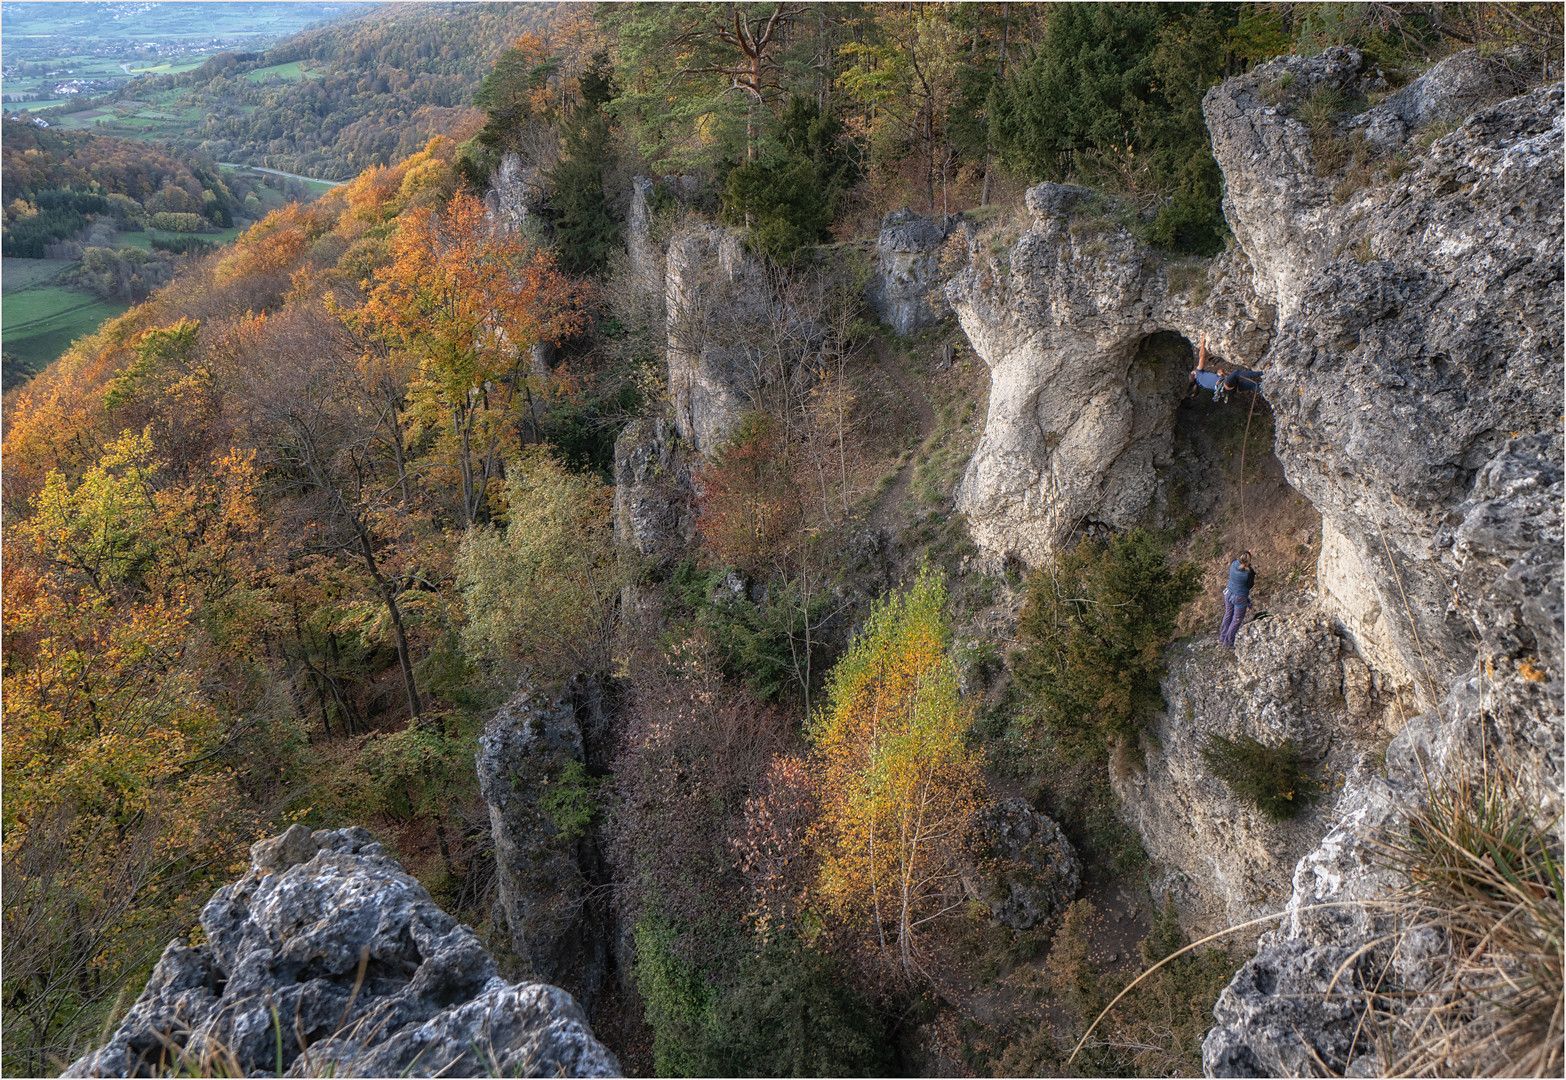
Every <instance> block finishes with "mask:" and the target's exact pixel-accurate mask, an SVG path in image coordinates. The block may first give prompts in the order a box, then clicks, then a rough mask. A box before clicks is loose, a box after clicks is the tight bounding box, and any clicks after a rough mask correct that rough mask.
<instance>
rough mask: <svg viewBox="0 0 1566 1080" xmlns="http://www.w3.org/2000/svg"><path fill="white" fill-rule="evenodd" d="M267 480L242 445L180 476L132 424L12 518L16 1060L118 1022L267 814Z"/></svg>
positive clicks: (9, 813) (7, 922) (12, 1034)
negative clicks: (121, 1005) (259, 477)
mask: <svg viewBox="0 0 1566 1080" xmlns="http://www.w3.org/2000/svg"><path fill="white" fill-rule="evenodd" d="M255 485H256V477H255V470H254V468H253V466H252V464H251V462H250V460H249V457H248V455H245V454H242V453H239V452H237V451H236V452H232V453H230V454H228V455H227V456H225V457H224V458H223V459H221V460H220V461H216V462H213V463H211V464H210V465H209V467H208V468H207V469H206V470H203V471H202V474H201V475H200V476H198V477H196V478H195V479H193V480H192V481H190V482H189V483H184V484H181V483H177V482H174V481H173V480H172V479H171V473H170V472H169V470H167V469H166V468H165V467H164V463H162V462H160V461H159V460H157V459H156V458H155V457H154V454H153V449H152V437H151V435H150V434H148V433H145V432H144V433H141V434H137V433H134V432H129V433H126V434H125V435H123V436H121V437H120V438H119V439H116V440H115V441H114V442H112V443H111V444H110V445H109V446H108V447H107V449H106V452H105V453H104V455H103V457H102V458H101V459H100V461H99V462H98V464H96V465H94V466H93V467H92V468H90V469H88V470H87V471H86V472H85V473H84V474H83V475H82V476H81V477H80V478H79V479H77V480H76V481H74V482H73V481H71V480H70V479H68V478H67V477H66V476H65V475H64V474H63V473H61V472H59V471H52V472H50V474H49V476H48V477H47V479H46V481H45V483H44V486H43V490H42V491H41V492H40V494H39V496H38V498H37V500H36V507H35V510H34V512H33V514H32V516H31V517H30V518H29V519H27V520H26V521H23V522H20V523H18V524H17V526H16V527H15V529H14V530H13V535H12V536H11V539H13V540H14V541H16V542H15V543H12V544H9V545H8V546H7V550H6V556H7V558H6V565H5V585H4V594H5V604H4V636H5V652H4V681H5V707H6V716H5V725H4V728H3V742H4V754H3V760H4V783H5V794H6V798H5V803H4V810H3V816H0V835H3V850H4V890H3V914H4V929H5V933H4V967H5V975H6V980H5V1000H4V1006H5V1009H4V1012H5V1025H6V1041H7V1044H8V1046H7V1059H6V1068H7V1071H17V1072H22V1073H34V1074H36V1073H37V1072H38V1071H39V1070H41V1069H42V1068H45V1067H48V1066H50V1065H52V1064H55V1063H53V1062H51V1061H50V1060H49V1057H50V1055H65V1054H67V1053H68V1051H69V1044H70V1042H71V1040H72V1038H73V1036H74V1035H76V1034H78V1033H79V1032H80V1031H82V1030H83V1029H84V1028H87V1027H91V1028H93V1029H96V1028H97V1027H99V1026H101V1024H102V1023H103V1021H104V1020H105V1019H106V1018H107V1017H106V1010H108V1009H109V1006H110V1002H111V1001H112V1000H113V999H114V997H115V995H116V993H117V992H118V991H119V990H120V988H121V987H122V986H124V985H125V984H126V983H127V982H128V981H129V980H131V979H132V977H133V976H135V975H136V974H137V973H138V972H144V970H145V966H146V965H147V964H149V963H150V962H151V960H152V959H153V958H154V957H155V956H156V953H157V950H159V949H160V948H162V947H163V945H164V943H165V942H166V941H167V940H168V938H169V937H170V936H172V935H173V934H175V933H178V932H179V931H180V930H182V929H183V928H184V927H185V926H187V925H188V924H189V921H190V919H191V918H192V916H193V915H194V912H195V909H196V907H197V906H198V905H199V903H200V902H201V899H202V898H203V897H204V895H205V894H206V892H207V888H208V887H209V886H208V884H207V883H208V880H209V879H211V878H219V877H222V876H226V875H228V874H231V873H232V872H233V871H234V870H235V869H236V860H237V859H238V858H239V857H240V856H241V855H242V854H243V851H244V847H245V845H246V844H247V843H248V842H249V841H250V840H252V839H254V836H255V832H256V831H257V829H258V828H259V826H260V824H261V822H260V815H259V814H258V813H256V812H255V810H254V808H253V807H250V806H248V805H247V800H246V793H245V792H244V791H243V784H242V782H241V780H240V778H239V777H238V776H237V775H236V769H235V766H236V763H238V762H241V761H242V760H243V754H242V751H241V750H240V747H241V746H242V745H243V744H244V742H245V739H246V737H247V731H249V730H251V729H252V728H253V725H254V723H255V722H256V721H258V720H261V721H270V720H274V719H277V718H278V717H277V715H276V714H277V711H278V706H277V704H276V699H275V698H274V697H273V696H272V695H271V694H270V692H269V691H270V681H269V679H268V677H267V672H266V670H265V659H264V657H263V656H262V655H261V654H262V653H263V650H264V646H263V643H262V639H263V638H264V637H265V636H266V635H267V634H268V631H269V622H270V608H271V604H270V599H269V596H268V586H267V578H268V576H269V573H268V567H267V566H266V565H265V560H264V549H265V546H266V544H267V543H268V536H267V529H266V525H265V522H264V521H263V520H262V519H261V517H260V515H259V513H258V508H257V503H256V499H255V495H254V488H255ZM13 1040H14V1042H13ZM12 1045H16V1046H20V1047H24V1048H25V1049H24V1050H23V1051H22V1053H23V1054H24V1055H31V1057H30V1058H29V1057H25V1056H24V1057H23V1058H21V1059H18V1058H15V1057H13V1056H12V1055H11V1052H10V1050H11V1046H12Z"/></svg>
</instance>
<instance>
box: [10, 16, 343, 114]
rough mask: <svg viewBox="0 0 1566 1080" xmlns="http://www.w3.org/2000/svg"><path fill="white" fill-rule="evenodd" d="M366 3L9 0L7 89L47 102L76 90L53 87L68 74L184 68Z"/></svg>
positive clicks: (111, 78)
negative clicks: (26, 0)
mask: <svg viewBox="0 0 1566 1080" xmlns="http://www.w3.org/2000/svg"><path fill="white" fill-rule="evenodd" d="M363 6H365V5H364V4H362V3H358V2H354V0H336V2H328V3H297V2H288V3H260V2H236V3H222V4H215V3H169V4H153V5H146V6H138V7H137V8H134V9H133V8H129V7H128V6H127V5H123V4H112V3H70V4H59V3H14V4H13V3H8V4H6V5H5V6H4V8H3V9H0V23H3V26H0V31H3V33H4V36H5V42H6V68H7V72H8V74H7V75H6V76H5V78H4V79H3V81H0V92H4V93H8V94H14V93H30V94H35V95H36V97H37V98H38V101H37V102H36V103H37V104H42V103H44V102H45V101H49V100H66V99H67V98H68V96H69V95H59V94H56V93H54V92H53V88H54V86H56V85H58V84H59V83H60V82H62V81H65V80H92V81H99V82H112V83H115V84H124V83H126V82H128V81H130V80H131V78H133V77H134V76H138V75H170V74H177V73H179V72H182V71H189V70H192V69H193V68H197V67H200V66H201V64H202V63H203V62H205V60H206V59H207V58H208V57H210V56H213V55H216V54H217V53H220V52H225V51H234V50H243V49H250V50H257V49H264V48H266V47H268V46H270V45H272V44H274V43H275V42H277V41H280V40H281V39H283V38H285V37H287V36H289V35H290V34H294V33H297V32H299V31H300V30H303V29H305V28H306V27H308V26H313V25H316V24H318V23H322V22H326V21H329V20H332V19H336V18H340V17H342V16H344V15H347V14H350V13H351V12H353V11H354V10H356V9H358V8H361V7H363ZM284 77H285V78H287V77H288V76H284ZM92 89H93V92H101V91H102V89H103V87H101V86H95V87H93V88H92ZM13 104H15V103H13Z"/></svg>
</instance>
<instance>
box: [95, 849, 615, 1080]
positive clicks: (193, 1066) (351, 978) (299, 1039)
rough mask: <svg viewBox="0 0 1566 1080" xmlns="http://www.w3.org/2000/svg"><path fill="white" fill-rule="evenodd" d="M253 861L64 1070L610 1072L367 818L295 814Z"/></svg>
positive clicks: (577, 1012) (577, 1016)
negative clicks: (311, 824)
mask: <svg viewBox="0 0 1566 1080" xmlns="http://www.w3.org/2000/svg"><path fill="white" fill-rule="evenodd" d="M250 859H251V866H250V869H249V870H248V871H247V872H246V873H245V875H244V876H243V877H241V878H240V879H239V880H238V881H236V882H234V883H233V884H232V885H226V886H224V887H223V888H221V889H219V890H218V891H217V892H216V893H215V894H214V895H213V897H212V899H211V901H209V902H208V903H207V906H206V907H205V908H204V909H203V910H202V913H201V929H202V932H203V935H204V937H205V939H206V940H205V943H204V944H201V945H197V946H195V947H191V946H189V945H187V944H186V943H185V942H183V941H180V940H177V939H176V940H174V941H172V942H170V943H169V945H168V948H166V949H165V950H164V951H163V956H162V958H161V959H160V960H159V961H158V965H157V967H156V968H154V969H153V972H152V976H151V978H149V979H148V980H147V985H146V988H145V989H144V990H143V991H142V993H141V997H139V998H138V999H137V1001H136V1004H135V1005H133V1006H132V1007H131V1010H130V1013H129V1014H128V1015H127V1016H126V1017H125V1019H124V1020H123V1021H122V1022H121V1023H120V1026H119V1028H118V1030H116V1031H115V1033H114V1035H113V1037H112V1038H111V1039H110V1040H109V1041H108V1043H107V1044H105V1045H104V1046H103V1047H102V1048H100V1049H99V1050H97V1051H94V1052H93V1053H90V1054H88V1055H86V1056H85V1057H83V1058H81V1059H80V1060H78V1061H77V1062H76V1063H75V1064H73V1065H72V1066H71V1067H70V1068H69V1069H67V1070H66V1072H65V1073H64V1075H65V1076H151V1075H170V1074H173V1073H176V1072H178V1073H189V1074H190V1075H203V1074H208V1075H210V1074H213V1073H214V1072H215V1074H217V1075H234V1074H238V1075H242V1076H276V1075H284V1076H328V1075H330V1076H619V1075H620V1067H619V1063H618V1061H616V1059H615V1056H614V1054H612V1053H611V1052H610V1051H609V1050H608V1049H606V1048H605V1047H604V1046H603V1045H602V1044H601V1043H599V1042H598V1040H597V1039H595V1038H594V1037H593V1033H592V1030H591V1028H589V1027H588V1023H587V1017H586V1016H585V1015H584V1014H583V1012H582V1010H581V1009H580V1008H579V1007H578V1006H577V1004H576V1002H575V1001H574V1000H573V999H572V997H571V995H570V994H568V993H566V992H565V991H564V990H561V989H559V988H557V987H554V986H545V985H542V984H538V983H522V984H511V983H507V982H506V981H505V980H503V979H501V978H500V977H499V974H498V973H497V971H496V968H495V961H494V960H493V959H492V958H491V957H490V955H489V953H488V952H486V951H485V949H484V947H483V946H482V945H481V944H480V943H479V940H478V938H477V936H476V935H475V934H474V933H473V931H472V930H471V929H469V928H468V927H466V926H463V925H461V924H459V923H458V922H457V921H456V920H455V919H453V918H452V917H451V916H450V915H448V914H446V913H445V912H444V911H442V910H441V909H440V908H439V907H437V906H436V905H435V902H434V901H433V900H431V899H430V895H429V893H427V892H426V891H425V890H424V886H422V885H420V884H419V883H418V882H417V881H416V880H414V879H413V878H412V877H410V876H409V875H408V873H407V872H406V871H404V870H403V868H402V867H401V866H400V865H399V864H398V863H397V862H396V861H395V860H394V859H391V858H390V857H388V856H387V855H386V853H385V850H384V849H383V848H382V847H381V845H380V844H377V843H374V842H373V841H372V840H371V838H370V834H369V833H368V832H366V831H365V830H363V829H359V828H352V829H342V830H331V831H328V830H317V831H316V832H313V833H312V832H311V831H310V830H309V829H307V828H305V827H304V826H302V825H295V826H293V827H292V828H290V829H289V830H288V831H287V832H286V833H284V834H283V835H282V836H277V837H273V838H271V839H269V840H262V841H260V842H258V843H256V844H255V845H253V846H252V847H251V849H250ZM279 1022H280V1024H281V1027H282V1035H281V1039H279V1033H278V1030H277V1026H278V1023H279ZM181 1054H183V1055H184V1056H185V1062H184V1064H182V1065H180V1064H177V1061H178V1058H179V1056H180V1055H181Z"/></svg>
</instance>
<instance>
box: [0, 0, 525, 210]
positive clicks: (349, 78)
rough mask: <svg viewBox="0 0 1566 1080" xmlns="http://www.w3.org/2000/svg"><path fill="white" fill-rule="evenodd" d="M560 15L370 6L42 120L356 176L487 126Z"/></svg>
mask: <svg viewBox="0 0 1566 1080" xmlns="http://www.w3.org/2000/svg"><path fill="white" fill-rule="evenodd" d="M8 7H9V6H8ZM555 8H556V6H555V5H552V4H388V5H383V6H377V7H367V8H365V9H364V10H363V11H359V12H351V13H350V14H348V16H347V17H346V18H344V19H341V20H340V21H336V22H333V23H332V24H330V25H327V26H323V27H318V28H316V29H312V30H307V31H304V32H302V33H299V34H296V35H294V36H292V37H290V38H288V39H287V40H285V41H283V42H281V43H279V44H277V45H275V46H273V47H272V48H270V49H267V50H266V51H265V52H260V53H256V52H243V51H236V52H229V53H224V54H221V55H218V56H215V57H212V58H210V59H208V60H207V61H206V62H204V63H202V64H201V65H200V66H199V67H197V68H195V69H193V70H188V71H183V72H177V73H171V74H168V75H157V76H150V77H144V78H141V79H137V80H136V81H134V82H133V83H131V84H129V85H127V86H125V87H123V88H121V89H118V90H116V91H114V92H113V93H110V94H108V95H105V96H100V97H96V98H94V99H92V100H90V101H85V102H83V103H82V106H80V107H75V108H72V107H69V106H66V107H60V108H58V109H53V110H50V111H48V112H45V113H43V114H42V115H43V116H44V117H45V118H46V119H47V120H49V121H50V122H51V123H53V124H55V125H57V126H63V127H65V128H66V129H67V130H83V129H86V130H93V131H97V132H99V133H101V134H106V135H118V136H121V137H125V138H141V139H158V140H166V141H169V142H172V143H175V144H177V145H181V146H184V147H188V148H190V149H195V150H199V151H201V152H203V153H205V154H207V155H209V156H211V157H212V158H213V159H214V160H218V161H235V162H242V163H245V164H250V165H260V166H265V167H268V168H274V169H281V170H283V171H285V172H291V173H301V174H304V175H308V176H319V177H325V178H328V179H346V178H348V177H351V176H353V175H355V174H357V173H358V172H360V171H361V170H363V169H365V168H367V167H368V166H371V165H381V164H387V163H389V162H392V161H396V160H399V159H401V158H403V157H406V156H407V155H408V154H410V153H412V152H414V151H415V150H417V149H419V148H420V147H422V146H423V145H424V144H425V143H426V142H427V141H428V140H429V139H430V137H431V136H433V135H436V134H448V133H451V132H454V131H458V130H460V129H462V128H464V126H465V125H467V124H468V123H469V122H472V121H476V120H477V118H478V114H477V113H476V112H475V111H473V109H472V107H471V102H472V97H473V92H474V91H475V90H476V89H477V87H478V84H479V82H480V81H481V80H482V78H483V76H484V74H485V73H486V72H488V71H489V69H490V68H491V67H492V66H493V65H494V62H495V60H496V58H497V57H498V56H499V55H500V53H501V51H502V50H504V49H505V47H506V46H507V45H509V44H510V43H511V42H512V41H513V40H514V39H515V38H516V37H517V35H518V34H521V33H522V32H524V31H526V30H529V29H536V28H540V27H541V26H542V25H544V24H545V23H547V22H548V21H549V20H550V19H552V18H553V17H554V16H555Z"/></svg>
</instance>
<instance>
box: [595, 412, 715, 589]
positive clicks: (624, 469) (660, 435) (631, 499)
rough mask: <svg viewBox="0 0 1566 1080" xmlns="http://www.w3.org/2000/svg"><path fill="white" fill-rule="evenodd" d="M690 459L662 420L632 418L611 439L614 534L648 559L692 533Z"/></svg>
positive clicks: (667, 554) (659, 557)
mask: <svg viewBox="0 0 1566 1080" xmlns="http://www.w3.org/2000/svg"><path fill="white" fill-rule="evenodd" d="M691 497H692V496H691V485H690V463H689V462H688V461H687V460H686V447H685V446H684V444H683V443H681V441H680V438H679V436H678V434H676V432H675V431H674V428H673V426H672V425H670V424H669V423H668V421H666V420H662V419H656V420H645V419H643V420H633V421H631V422H630V423H629V424H627V425H626V426H625V430H623V431H622V432H621V433H620V436H619V437H618V438H617V439H615V443H614V537H615V540H616V542H618V543H619V544H621V545H623V546H624V547H625V548H627V549H628V550H630V551H634V552H635V553H636V555H637V556H639V557H640V558H642V559H646V560H649V561H652V562H661V561H664V560H665V559H668V558H672V557H674V555H675V554H676V552H677V551H679V550H680V549H681V548H683V546H684V545H686V544H688V543H689V542H690V541H691V540H692V539H693V538H694V537H695V519H694V516H693V513H692V507H691Z"/></svg>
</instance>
